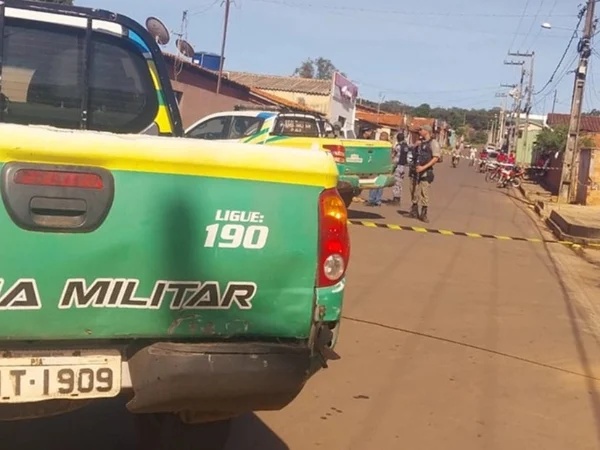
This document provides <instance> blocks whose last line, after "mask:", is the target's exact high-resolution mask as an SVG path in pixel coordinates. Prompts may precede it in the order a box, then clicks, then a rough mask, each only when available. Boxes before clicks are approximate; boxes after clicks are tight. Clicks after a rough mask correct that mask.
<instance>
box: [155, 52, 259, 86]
mask: <svg viewBox="0 0 600 450" xmlns="http://www.w3.org/2000/svg"><path fill="white" fill-rule="evenodd" d="M163 57H164V58H165V61H166V63H167V65H169V64H170V65H173V64H183V67H185V68H187V69H189V70H192V71H194V72H195V73H197V74H199V75H203V76H206V77H208V78H212V79H217V78H218V77H219V74H218V73H217V72H213V71H212V70H208V69H205V68H204V67H201V66H200V65H198V64H195V63H193V62H190V61H187V60H185V59H183V58H180V57H179V56H177V55H173V54H172V53H167V52H163ZM222 83H223V84H224V85H225V84H228V85H229V86H233V87H236V88H240V89H244V90H246V91H248V90H249V88H248V86H246V85H243V84H241V83H236V82H235V81H234V80H228V79H226V78H225V77H223V78H222Z"/></svg>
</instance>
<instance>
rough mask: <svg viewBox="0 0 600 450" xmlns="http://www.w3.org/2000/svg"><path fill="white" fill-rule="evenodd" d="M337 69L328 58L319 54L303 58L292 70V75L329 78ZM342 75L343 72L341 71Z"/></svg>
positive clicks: (319, 78)
mask: <svg viewBox="0 0 600 450" xmlns="http://www.w3.org/2000/svg"><path fill="white" fill-rule="evenodd" d="M337 71H338V69H337V67H335V65H334V64H333V62H331V60H330V59H327V58H323V57H322V56H320V57H318V58H316V59H312V58H308V59H306V60H304V61H303V62H302V63H301V64H300V66H298V67H297V68H296V69H295V70H294V76H297V77H300V78H315V79H317V80H331V79H332V78H333V74H334V73H335V72H337ZM342 75H344V74H343V73H342Z"/></svg>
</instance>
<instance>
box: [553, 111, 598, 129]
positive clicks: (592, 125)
mask: <svg viewBox="0 0 600 450" xmlns="http://www.w3.org/2000/svg"><path fill="white" fill-rule="evenodd" d="M570 120H571V116H570V115H569V114H548V125H549V126H551V127H555V126H557V125H558V126H560V125H564V126H569V122H570ZM579 131H583V132H586V133H600V117H597V116H582V117H581V123H580V125H579Z"/></svg>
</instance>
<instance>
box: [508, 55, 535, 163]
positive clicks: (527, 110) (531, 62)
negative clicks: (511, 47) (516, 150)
mask: <svg viewBox="0 0 600 450" xmlns="http://www.w3.org/2000/svg"><path fill="white" fill-rule="evenodd" d="M509 56H518V57H521V58H531V59H530V60H529V83H528V86H527V103H526V105H525V130H524V131H523V149H524V151H525V152H526V151H527V139H528V137H529V113H530V112H531V107H532V105H531V96H532V94H533V65H534V62H535V52H531V53H519V52H517V53H509ZM516 156H517V157H518V156H519V155H518V154H517V155H516ZM520 162H523V161H520Z"/></svg>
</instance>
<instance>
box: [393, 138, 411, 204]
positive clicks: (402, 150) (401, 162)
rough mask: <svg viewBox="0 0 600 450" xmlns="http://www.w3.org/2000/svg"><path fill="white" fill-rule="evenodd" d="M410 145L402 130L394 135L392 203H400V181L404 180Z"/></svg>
mask: <svg viewBox="0 0 600 450" xmlns="http://www.w3.org/2000/svg"><path fill="white" fill-rule="evenodd" d="M409 151H410V147H409V146H408V144H407V143H406V137H405V136H404V133H403V132H400V133H398V134H397V135H396V145H395V146H394V151H393V161H394V180H395V183H394V186H393V187H392V194H393V196H394V197H393V199H392V201H391V202H390V204H392V205H398V206H399V205H400V200H401V198H402V183H403V182H404V173H405V171H406V165H407V163H408V153H409Z"/></svg>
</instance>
